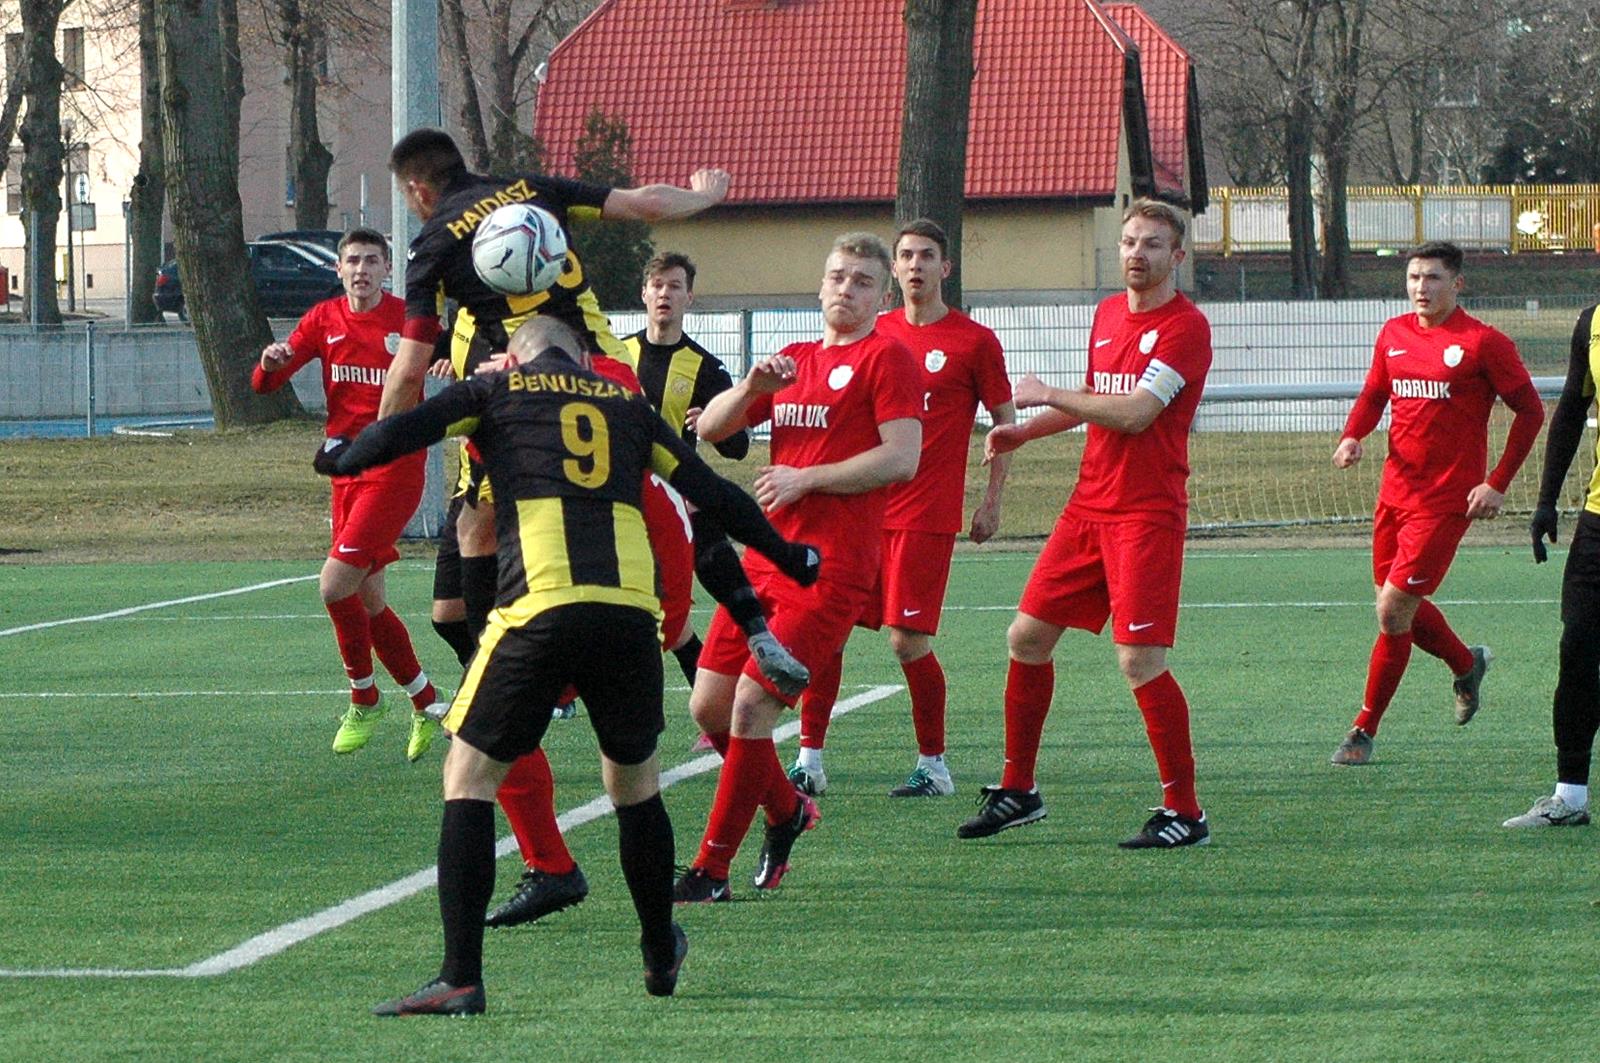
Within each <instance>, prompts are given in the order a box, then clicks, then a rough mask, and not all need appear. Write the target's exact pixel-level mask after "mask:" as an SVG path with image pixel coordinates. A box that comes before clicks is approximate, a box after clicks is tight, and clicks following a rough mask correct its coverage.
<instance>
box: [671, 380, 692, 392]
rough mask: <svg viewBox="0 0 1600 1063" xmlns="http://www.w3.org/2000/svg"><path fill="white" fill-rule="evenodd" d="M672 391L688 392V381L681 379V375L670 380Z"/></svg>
mask: <svg viewBox="0 0 1600 1063" xmlns="http://www.w3.org/2000/svg"><path fill="white" fill-rule="evenodd" d="M672 393H673V394H674V395H687V394H689V382H688V381H687V380H685V379H683V377H678V378H677V379H676V380H674V381H673V382H672Z"/></svg>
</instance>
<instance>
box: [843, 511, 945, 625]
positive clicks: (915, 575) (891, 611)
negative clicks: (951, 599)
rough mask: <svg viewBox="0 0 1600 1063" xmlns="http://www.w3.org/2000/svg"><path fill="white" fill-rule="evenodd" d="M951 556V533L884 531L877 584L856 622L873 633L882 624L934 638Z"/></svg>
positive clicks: (942, 607) (942, 606)
mask: <svg viewBox="0 0 1600 1063" xmlns="http://www.w3.org/2000/svg"><path fill="white" fill-rule="evenodd" d="M955 551H956V537H955V534H954V533H950V534H942V533H939V532H921V531H903V530H899V529H888V530H885V531H884V533H883V565H882V567H880V568H879V569H878V585H877V586H876V587H874V588H873V591H872V597H871V598H869V599H868V600H867V604H866V605H865V606H864V607H863V608H862V612H861V619H860V620H858V621H856V622H857V623H858V624H860V625H861V626H862V627H870V628H872V629H873V630H874V631H876V630H877V629H878V628H880V627H882V626H883V625H884V624H888V625H889V626H890V627H899V628H905V629H906V630H907V631H919V632H921V633H922V634H924V635H937V634H938V633H939V615H940V613H941V612H942V611H943V610H944V593H945V588H946V587H947V586H948V585H949V583H950V557H951V555H952V554H954V553H955Z"/></svg>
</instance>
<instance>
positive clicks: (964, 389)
mask: <svg viewBox="0 0 1600 1063" xmlns="http://www.w3.org/2000/svg"><path fill="white" fill-rule="evenodd" d="M894 275H895V279H896V280H897V281H898V282H899V284H900V294H901V296H902V297H903V298H904V300H905V305H904V306H903V307H902V308H901V309H899V310H894V311H891V312H890V313H887V314H884V315H883V316H882V317H880V318H878V324H877V329H878V333H879V334H880V335H883V336H888V337H889V338H891V339H896V340H899V341H900V342H901V343H902V344H904V345H905V347H906V349H907V350H909V351H910V352H911V354H912V356H913V357H914V358H915V359H916V360H917V362H918V363H919V364H920V366H921V371H920V374H919V379H920V381H921V391H922V456H921V460H920V461H919V462H918V463H917V475H916V477H915V478H914V479H912V480H911V482H909V483H903V484H894V485H892V486H891V487H890V488H889V502H888V507H887V509H886V510H885V512H884V518H883V567H882V570H881V572H880V575H879V578H878V586H877V591H876V594H875V595H874V598H873V601H872V602H871V603H870V604H869V606H868V608H867V615H866V616H865V617H864V618H863V619H862V621H861V623H862V624H863V625H864V626H867V627H872V628H877V627H879V626H881V625H885V624H887V625H888V627H889V647H890V648H891V649H892V650H893V651H894V655H895V657H896V659H898V660H899V662H900V668H901V670H902V671H903V672H904V673H905V677H906V688H907V689H908V690H909V691H910V693H911V721H912V726H913V728H914V730H915V732H916V737H917V763H916V766H915V767H914V768H913V769H912V772H911V775H910V777H909V778H907V779H906V781H905V783H904V784H903V785H900V786H897V787H895V788H894V789H892V790H890V791H889V796H891V797H935V796H941V795H946V794H953V793H955V782H954V781H953V780H952V779H951V778H950V769H949V767H948V766H947V765H946V764H945V761H944V712H945V675H944V668H943V667H942V666H941V665H940V664H939V658H938V657H937V656H935V655H934V653H933V636H934V635H936V634H938V632H939V618H940V613H941V611H942V610H943V608H944V592H945V586H946V584H947V583H948V582H949V579H950V558H951V555H952V554H953V553H954V552H955V545H956V533H957V532H959V531H960V530H961V507H962V502H963V500H964V498H965V493H966V482H967V449H968V446H969V444H970V441H971V439H972V425H973V423H974V421H975V420H976V417H977V412H978V403H980V402H981V403H983V405H984V408H986V409H987V410H988V411H989V416H990V418H991V419H992V420H993V422H994V423H995V424H1011V423H1013V422H1014V421H1016V406H1015V405H1014V404H1013V403H1012V401H1011V381H1010V380H1008V379H1006V361H1005V355H1004V354H1003V353H1002V352H1001V350H1000V341H999V340H998V339H997V338H996V337H995V334H994V333H993V332H991V331H989V330H988V329H986V328H984V327H983V326H982V325H980V324H978V323H977V322H976V321H973V320H972V319H971V318H970V317H968V316H967V315H966V314H963V313H962V312H961V311H959V310H957V309H955V308H953V307H951V306H948V305H946V304H945V301H944V293H943V288H942V281H943V280H944V278H945V277H948V276H949V275H950V257H949V244H948V243H947V241H946V239H945V234H944V230H943V229H941V228H939V226H938V225H937V224H935V223H934V222H932V221H929V220H928V219H927V218H918V219H916V220H915V221H911V222H908V223H906V224H905V225H904V226H902V227H901V228H900V231H899V233H897V234H896V236H895V243H894ZM1010 465H1011V456H1010V455H1009V454H1001V455H998V456H996V458H995V460H993V461H991V462H990V463H989V486H988V490H987V491H986V492H985V494H984V499H983V502H982V503H981V504H979V506H978V508H977V509H975V510H973V512H972V525H971V530H970V533H969V534H970V535H971V538H972V541H973V542H975V543H981V542H984V541H986V540H987V539H989V538H990V537H991V536H992V535H994V533H995V531H996V530H997V529H998V528H999V527H1000V496H1001V492H1002V491H1003V490H1004V488H1005V482H1006V472H1007V470H1008V468H1009V467H1010ZM842 664H843V656H842V655H839V656H835V657H833V658H831V659H830V660H829V661H828V662H827V663H826V664H825V665H824V666H823V668H822V670H821V671H820V672H818V673H816V674H814V675H812V677H811V686H810V687H808V688H807V689H806V694H805V699H804V700H803V701H802V702H801V704H800V753H799V757H798V759H797V760H796V761H795V765H794V767H793V768H791V769H790V770H789V779H790V781H791V782H793V783H794V784H795V786H797V787H798V788H800V789H801V790H804V791H805V792H806V793H808V794H810V795H812V796H818V795H820V794H821V793H822V792H823V791H824V790H825V789H826V788H827V785H828V782H827V780H828V777H827V774H826V773H825V772H824V771H823V767H822V747H823V742H824V739H825V737H826V735H827V732H828V717H829V715H830V714H831V713H832V712H833V706H834V702H835V701H837V700H838V695H839V678H840V668H841V666H842Z"/></svg>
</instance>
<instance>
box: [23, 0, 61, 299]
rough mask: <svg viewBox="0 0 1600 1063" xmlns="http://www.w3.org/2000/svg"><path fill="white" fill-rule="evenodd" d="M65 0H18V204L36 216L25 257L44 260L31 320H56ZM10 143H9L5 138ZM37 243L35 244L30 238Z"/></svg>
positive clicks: (32, 293)
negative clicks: (59, 44) (22, 111)
mask: <svg viewBox="0 0 1600 1063" xmlns="http://www.w3.org/2000/svg"><path fill="white" fill-rule="evenodd" d="M69 2H70V0H22V47H23V51H24V52H25V53H26V59H25V60H24V63H25V67H24V69H25V70H26V71H27V77H26V87H25V88H24V89H23V97H24V101H25V102H26V104H27V108H28V110H27V115H26V116H25V117H24V118H23V120H22V131H21V135H22V153H23V154H22V204H23V209H24V210H25V211H26V212H28V213H29V214H31V215H34V216H35V217H36V218H37V220H38V224H37V226H29V227H28V232H27V237H26V241H27V244H26V246H27V247H28V248H29V251H28V255H27V261H28V262H29V263H33V262H43V263H45V265H46V268H48V269H49V271H50V275H49V277H48V278H46V277H43V276H33V275H32V273H31V272H30V273H29V274H28V276H27V288H28V292H29V296H28V299H29V302H30V303H31V304H32V305H34V306H37V307H38V316H37V318H36V319H35V321H34V324H38V325H47V324H60V322H61V305H60V303H59V302H57V300H56V285H55V267H54V262H55V255H56V223H57V222H58V221H59V220H60V218H61V177H62V168H61V167H62V163H63V161H64V159H65V155H66V151H65V147H64V145H63V144H62V143H61V60H60V59H59V58H57V56H56V27H57V26H58V25H59V24H60V21H61V12H62V11H63V10H64V9H65V8H66V6H67V3H69ZM8 143H9V142H8ZM35 240H37V241H38V245H37V247H35V246H34V241H35Z"/></svg>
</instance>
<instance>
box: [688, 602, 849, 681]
mask: <svg viewBox="0 0 1600 1063" xmlns="http://www.w3.org/2000/svg"><path fill="white" fill-rule="evenodd" d="M755 592H756V597H757V598H759V599H761V610H762V612H764V613H766V615H767V627H768V628H769V629H770V630H771V631H772V634H773V636H774V637H776V638H777V640H778V641H779V642H781V643H783V644H784V646H786V647H787V648H788V650H789V652H790V653H792V654H794V656H795V657H796V659H798V660H799V661H800V663H801V664H803V665H805V666H806V667H807V668H809V669H811V671H812V672H813V673H815V672H816V671H817V670H818V669H819V668H821V667H822V665H823V664H824V663H825V662H827V661H829V660H832V658H833V656H834V654H836V653H838V652H839V651H840V650H842V649H843V648H844V644H845V640H846V639H848V638H849V637H850V628H851V627H853V626H854V625H855V621H856V617H858V616H860V615H861V608H862V605H863V604H864V603H865V601H866V597H867V591H865V590H862V589H860V588H856V587H847V586H844V585H842V584H838V583H830V582H829V581H828V580H827V579H822V580H819V581H817V582H816V583H813V584H812V585H811V586H809V587H800V586H797V585H796V584H795V583H794V582H793V581H792V580H789V579H786V578H785V577H783V576H779V575H772V576H769V577H768V578H767V579H765V580H763V581H762V582H760V583H757V584H755ZM700 667H701V668H704V669H706V670H707V671H710V672H716V673H718V674H719V675H739V674H740V673H741V672H742V673H743V674H745V675H747V676H749V677H750V678H751V679H754V680H755V681H756V682H757V683H760V684H761V687H762V689H763V690H765V691H766V692H767V693H769V694H771V695H772V696H773V697H775V698H777V699H778V700H779V701H781V702H783V703H784V704H785V705H787V706H789V707H790V708H793V707H794V703H795V702H796V701H799V700H800V699H799V697H798V696H796V697H788V696H786V695H783V694H780V693H778V690H777V688H776V687H774V686H773V685H772V683H771V682H769V681H768V680H767V677H766V676H764V675H762V674H761V670H760V669H759V668H757V667H756V663H755V662H754V661H752V660H751V659H750V650H749V648H748V647H747V646H746V645H745V633H744V632H743V631H741V630H740V628H739V625H738V624H736V623H734V621H733V618H732V617H731V616H729V615H728V611H727V610H726V609H724V608H722V607H721V606H718V607H717V611H716V613H715V614H713V615H712V617H711V625H710V626H709V627H708V628H706V639H705V645H704V647H703V648H702V649H701V650H700Z"/></svg>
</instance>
